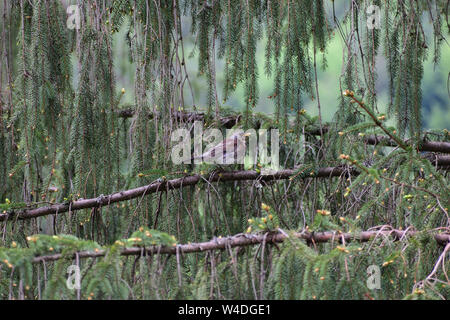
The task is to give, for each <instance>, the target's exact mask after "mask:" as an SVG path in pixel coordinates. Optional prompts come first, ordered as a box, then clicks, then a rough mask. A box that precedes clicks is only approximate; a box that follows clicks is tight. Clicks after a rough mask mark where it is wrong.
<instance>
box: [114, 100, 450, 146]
mask: <svg viewBox="0 0 450 320" xmlns="http://www.w3.org/2000/svg"><path fill="white" fill-rule="evenodd" d="M133 115H134V110H133V109H124V110H121V111H119V117H121V118H131V117H133ZM148 117H149V119H153V118H154V114H153V113H152V112H149V113H148ZM174 117H175V118H176V119H177V120H179V121H182V122H193V121H203V120H205V117H206V114H204V113H202V112H191V111H176V112H174ZM241 119H242V116H241V115H231V116H225V117H221V118H220V119H219V122H220V123H221V126H222V127H224V128H226V129H231V128H232V127H233V126H235V125H236V124H238V123H239V122H240V120H241ZM328 130H329V128H328V126H324V127H323V128H322V131H321V130H320V128H314V129H308V130H307V132H306V133H307V134H309V135H313V136H320V135H321V134H322V133H326V132H328ZM365 141H366V143H367V144H370V145H377V144H380V143H383V144H385V145H386V146H389V147H396V146H398V144H397V143H396V142H395V141H393V140H392V139H390V138H389V137H387V136H376V135H371V136H368V137H367V138H366V139H365ZM405 144H406V142H405ZM419 151H428V152H442V153H450V142H440V141H423V142H422V143H421V144H420V146H419Z"/></svg>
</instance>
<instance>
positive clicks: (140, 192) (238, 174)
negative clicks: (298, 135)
mask: <svg viewBox="0 0 450 320" xmlns="http://www.w3.org/2000/svg"><path fill="white" fill-rule="evenodd" d="M296 172H297V171H296V170H294V169H284V170H280V171H277V172H275V173H273V174H267V175H262V174H260V173H258V172H256V171H253V170H248V171H232V172H214V173H211V174H209V175H208V176H206V177H202V176H201V175H192V176H185V177H182V178H177V179H172V180H167V181H161V182H155V183H152V184H149V185H146V186H142V187H138V188H134V189H130V190H125V191H120V192H116V193H113V194H111V195H107V196H100V197H98V198H91V199H80V200H77V201H73V202H70V203H61V204H54V205H51V206H46V207H40V208H35V209H23V210H20V211H17V212H9V213H2V214H0V221H4V220H7V219H9V220H12V219H19V220H22V219H31V218H37V217H41V216H46V215H50V214H60V213H64V212H67V211H69V210H70V211H75V210H81V209H87V208H95V207H101V206H105V205H109V204H112V203H116V202H120V201H125V200H130V199H134V198H138V197H141V196H144V195H149V194H152V193H155V192H160V191H165V190H171V189H178V188H181V187H185V186H193V185H196V184H197V183H199V182H200V181H204V179H206V180H208V181H210V182H216V181H242V180H261V181H271V180H283V179H289V178H290V177H291V176H292V175H294V174H295V173H296ZM355 172H356V171H355V170H354V169H352V168H346V167H326V168H320V169H319V170H318V171H317V172H312V173H311V175H310V176H309V177H311V178H314V177H316V178H319V177H336V176H341V175H343V174H354V173H355Z"/></svg>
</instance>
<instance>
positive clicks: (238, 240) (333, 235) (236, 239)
mask: <svg viewBox="0 0 450 320" xmlns="http://www.w3.org/2000/svg"><path fill="white" fill-rule="evenodd" d="M415 234H417V232H415V231H402V230H395V229H393V230H387V231H363V232H361V233H359V234H350V233H337V232H332V231H326V232H315V233H311V232H308V231H303V232H301V233H299V232H296V233H294V234H293V236H294V237H296V238H298V239H303V240H306V241H307V242H309V243H314V242H315V243H319V242H328V241H336V242H338V243H342V240H344V241H345V242H351V241H360V242H368V241H370V240H373V239H375V238H376V237H389V236H391V237H393V238H394V240H399V239H402V238H404V237H405V236H413V235H415ZM264 237H265V236H264V235H260V234H238V235H235V236H230V237H225V238H215V239H213V240H210V241H207V242H200V243H190V244H182V245H178V246H176V247H149V248H141V247H135V248H126V249H123V250H122V251H121V253H120V254H121V255H123V256H130V255H140V254H143V255H149V254H158V253H159V254H176V253H177V250H178V252H179V253H194V252H204V251H208V250H224V249H226V248H227V247H231V248H233V247H245V246H250V245H256V244H260V243H262V242H263V241H265V243H268V244H270V243H280V242H283V241H284V240H286V238H287V237H288V236H287V235H286V234H285V233H281V232H279V233H270V234H268V235H267V236H266V237H265V240H264ZM433 237H434V239H435V240H436V242H437V243H438V244H439V245H442V246H445V245H446V244H447V243H449V242H450V234H442V233H440V234H435V235H434V236H433ZM105 254H106V251H105V250H98V251H80V252H78V257H79V258H96V257H102V256H104V255H105ZM62 258H64V257H63V255H62V254H60V253H57V254H53V255H47V256H39V257H35V258H33V263H40V262H43V261H46V262H47V261H55V260H59V259H62ZM71 258H75V255H73V256H71Z"/></svg>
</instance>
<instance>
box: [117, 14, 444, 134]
mask: <svg viewBox="0 0 450 320" xmlns="http://www.w3.org/2000/svg"><path fill="white" fill-rule="evenodd" d="M328 9H330V8H328ZM345 9H346V8H345V6H342V7H340V8H338V11H337V16H338V17H339V15H340V14H342V13H343V12H344V10H345ZM423 20H424V28H425V32H426V36H427V40H428V43H429V47H430V48H429V50H428V59H427V61H426V63H425V65H424V77H423V82H422V91H423V93H422V94H423V100H422V113H423V127H424V128H425V129H449V128H450V103H449V102H450V99H449V89H448V86H449V82H448V81H450V79H449V77H450V73H449V72H450V45H449V44H447V43H445V41H444V45H443V47H442V53H441V59H440V62H439V64H438V65H436V66H435V65H434V63H433V61H432V53H433V47H432V46H433V35H432V33H431V31H432V30H431V26H430V25H427V23H429V21H427V19H426V17H424V19H423ZM182 22H183V26H182V29H183V33H184V35H183V39H184V45H185V59H186V66H187V70H188V73H189V78H190V80H191V83H192V87H193V91H194V98H195V105H196V106H198V107H199V108H200V109H201V107H202V106H203V107H205V106H206V97H207V91H206V90H207V81H206V78H205V77H204V76H203V77H202V76H199V75H198V73H197V70H198V69H197V66H198V57H197V55H196V54H193V55H192V56H191V52H192V51H193V50H194V44H195V38H194V37H193V36H192V34H190V20H189V19H188V18H185V17H184V18H183V20H182ZM127 28H128V26H127V24H124V25H123V26H122V28H121V30H120V31H119V32H118V33H116V34H115V35H114V54H115V61H116V65H115V69H116V76H117V88H118V90H120V89H121V88H122V87H123V88H125V89H126V94H125V96H124V98H123V100H122V103H127V104H133V102H134V101H133V88H134V72H135V67H134V65H133V64H132V63H130V60H129V49H128V47H127V44H126V41H125V37H126V32H127ZM445 28H446V26H445V25H443V27H442V29H443V33H444V34H445ZM264 47H265V38H263V39H262V40H261V41H260V43H259V44H258V50H257V62H258V72H259V80H258V82H259V83H258V85H259V93H260V97H259V100H258V104H257V107H256V111H259V112H265V113H269V114H270V113H273V112H274V104H273V102H272V100H271V99H269V98H268V96H269V95H271V94H272V93H273V91H274V90H273V88H274V80H273V78H268V77H266V75H265V73H264V59H265V58H264ZM343 47H344V42H343V40H342V38H341V37H340V35H339V34H338V33H337V32H336V34H335V35H334V37H333V38H332V40H331V41H330V42H329V43H328V47H327V52H326V59H327V65H328V66H327V68H326V69H325V70H322V68H320V66H321V60H322V58H321V55H318V79H319V95H320V102H321V109H322V117H323V120H324V121H330V120H332V118H333V115H334V113H335V111H336V108H337V105H338V97H339V95H340V94H341V91H340V89H339V77H340V75H341V72H342V71H341V70H342V63H343V62H342V55H343ZM379 52H380V53H379V55H378V57H377V63H376V67H377V72H378V79H377V83H376V87H377V96H378V109H379V111H380V112H384V110H385V107H386V106H387V105H388V74H387V71H386V63H385V59H384V57H383V55H382V52H383V48H382V45H381V47H380V50H379ZM194 53H195V51H194ZM190 56H191V57H190ZM223 65H224V62H223V61H221V60H219V59H216V80H217V89H218V91H219V92H218V95H219V102H222V88H223V80H224V73H223V69H224V68H223ZM188 88H189V87H188V85H187V84H186V85H185V101H186V105H187V106H189V105H193V104H194V103H193V101H192V99H191V94H190V91H189V89H188ZM344 89H345V88H344ZM224 106H231V107H232V108H233V109H234V110H236V111H239V110H243V108H244V106H245V102H244V88H243V86H242V85H240V86H238V87H237V89H236V91H235V92H234V93H233V94H232V95H231V96H230V98H229V99H228V100H227V101H226V102H225V104H224ZM303 108H305V109H306V110H307V111H308V112H309V113H310V114H312V115H317V114H318V108H317V100H314V101H313V100H311V99H310V98H308V97H304V100H303ZM388 123H389V124H390V125H393V124H394V120H393V119H390V120H389V122H388Z"/></svg>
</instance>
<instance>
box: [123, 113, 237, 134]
mask: <svg viewBox="0 0 450 320" xmlns="http://www.w3.org/2000/svg"><path fill="white" fill-rule="evenodd" d="M133 116H134V110H133V109H124V110H121V111H119V117H120V118H132V117H133ZM173 116H174V117H175V118H176V119H177V120H178V121H182V122H194V121H203V120H205V118H206V114H204V113H202V112H190V111H175V112H173ZM154 117H155V114H154V113H153V112H149V113H148V118H149V119H153V118H154ZM241 117H242V116H241V115H231V116H226V117H221V118H220V119H219V121H220V124H221V126H223V127H224V128H227V129H231V128H232V127H233V126H235V125H236V124H237V123H239V121H240V119H241Z"/></svg>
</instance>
